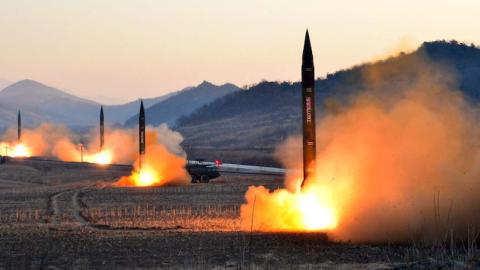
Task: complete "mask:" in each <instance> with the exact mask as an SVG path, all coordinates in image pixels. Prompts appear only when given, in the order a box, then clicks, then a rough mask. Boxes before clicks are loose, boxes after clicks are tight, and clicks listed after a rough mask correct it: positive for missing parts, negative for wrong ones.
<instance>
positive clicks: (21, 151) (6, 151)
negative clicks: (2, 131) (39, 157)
mask: <svg viewBox="0 0 480 270" xmlns="http://www.w3.org/2000/svg"><path fill="white" fill-rule="evenodd" d="M0 148H1V152H2V154H3V155H5V156H10V157H31V156H32V151H31V150H30V148H29V147H28V146H27V145H25V144H23V143H17V144H15V145H13V146H12V145H10V144H8V143H0Z"/></svg>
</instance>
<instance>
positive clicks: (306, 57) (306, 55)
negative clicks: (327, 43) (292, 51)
mask: <svg viewBox="0 0 480 270" xmlns="http://www.w3.org/2000/svg"><path fill="white" fill-rule="evenodd" d="M302 66H304V67H313V54H312V45H311V44H310V35H309V34H308V29H307V32H306V33H305V43H304V44H303V57H302Z"/></svg>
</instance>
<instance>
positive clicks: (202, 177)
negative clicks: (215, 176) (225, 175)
mask: <svg viewBox="0 0 480 270" xmlns="http://www.w3.org/2000/svg"><path fill="white" fill-rule="evenodd" d="M209 181H210V177H208V175H202V176H200V182H201V183H208V182H209Z"/></svg>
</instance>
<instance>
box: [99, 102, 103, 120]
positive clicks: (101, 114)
mask: <svg viewBox="0 0 480 270" xmlns="http://www.w3.org/2000/svg"><path fill="white" fill-rule="evenodd" d="M100 119H103V105H102V106H100Z"/></svg>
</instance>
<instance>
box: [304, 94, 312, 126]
mask: <svg viewBox="0 0 480 270" xmlns="http://www.w3.org/2000/svg"><path fill="white" fill-rule="evenodd" d="M305 114H306V122H307V124H310V123H311V122H312V98H311V97H306V98H305Z"/></svg>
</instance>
